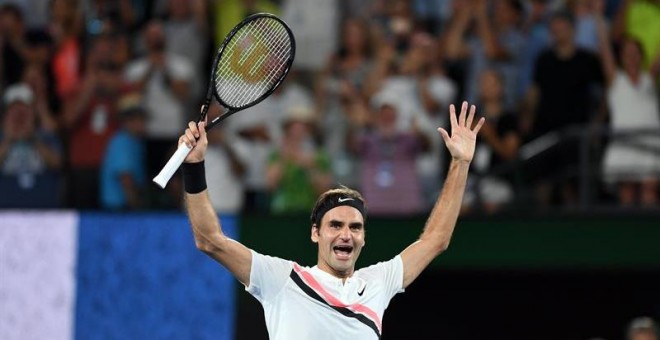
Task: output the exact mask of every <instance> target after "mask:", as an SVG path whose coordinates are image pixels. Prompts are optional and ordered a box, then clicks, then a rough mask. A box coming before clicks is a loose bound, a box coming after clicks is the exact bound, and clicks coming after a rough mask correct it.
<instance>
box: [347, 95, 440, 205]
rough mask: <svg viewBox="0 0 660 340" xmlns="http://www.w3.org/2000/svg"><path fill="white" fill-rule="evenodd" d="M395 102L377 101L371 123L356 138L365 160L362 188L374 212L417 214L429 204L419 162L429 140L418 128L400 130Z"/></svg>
mask: <svg viewBox="0 0 660 340" xmlns="http://www.w3.org/2000/svg"><path fill="white" fill-rule="evenodd" d="M392 101H393V100H392V99H390V100H389V101H385V100H382V101H378V102H376V105H377V109H376V110H375V111H374V112H373V119H372V121H371V124H370V125H371V126H365V127H363V129H362V130H361V131H356V132H355V136H354V137H353V138H352V140H353V142H352V145H353V147H352V148H353V151H354V152H355V153H356V154H357V155H358V157H359V158H360V159H361V160H362V165H361V170H362V173H361V176H360V178H361V180H360V188H361V191H362V193H363V194H364V197H365V200H366V202H368V204H369V213H370V214H373V215H381V216H382V215H410V214H417V213H420V212H422V211H423V210H424V209H425V208H426V204H425V202H424V196H423V192H422V187H421V183H420V180H419V178H418V176H417V169H416V162H417V159H418V157H419V155H420V154H421V153H422V152H423V151H425V150H427V149H428V147H429V145H428V139H427V138H426V135H425V134H423V133H421V132H420V131H419V130H417V129H415V128H414V127H413V129H412V130H409V131H402V130H399V129H397V127H396V122H397V107H396V106H395V105H393V104H392Z"/></svg>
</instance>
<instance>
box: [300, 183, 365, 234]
mask: <svg viewBox="0 0 660 340" xmlns="http://www.w3.org/2000/svg"><path fill="white" fill-rule="evenodd" d="M340 198H352V199H353V200H354V201H358V202H355V203H357V204H339V205H350V206H353V207H355V208H356V209H358V210H360V212H361V213H362V218H363V219H364V221H365V222H366V221H367V211H366V210H367V205H366V203H365V201H364V197H362V194H360V192H358V191H357V190H354V189H351V188H349V187H347V186H344V185H341V186H340V187H339V188H335V189H330V190H328V191H326V192H324V193H322V194H321V196H319V198H318V199H317V200H316V204H314V209H312V215H311V216H310V220H311V222H312V224H316V225H317V227H320V223H321V219H322V218H323V215H325V213H326V212H328V210H330V209H332V208H334V207H336V206H338V205H337V204H335V203H334V202H336V201H337V200H338V199H340ZM360 208H362V209H360Z"/></svg>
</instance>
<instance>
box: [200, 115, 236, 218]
mask: <svg viewBox="0 0 660 340" xmlns="http://www.w3.org/2000/svg"><path fill="white" fill-rule="evenodd" d="M226 130H227V129H226V128H225V126H218V127H216V128H214V129H212V130H210V131H209V133H208V135H207V137H208V141H209V144H208V147H207V149H206V157H205V158H204V160H205V167H206V171H207V172H208V173H209V174H211V176H209V177H208V186H209V189H210V190H209V195H210V196H209V199H210V200H211V204H213V208H215V211H216V212H219V213H224V214H238V213H240V212H241V211H242V210H243V203H244V201H245V198H244V195H245V184H244V181H243V175H244V174H245V165H244V164H243V162H242V161H241V159H240V158H239V157H238V155H237V154H236V151H235V150H234V143H233V141H232V140H230V139H229V138H230V137H229V136H228V134H227V132H226ZM214 191H215V193H214Z"/></svg>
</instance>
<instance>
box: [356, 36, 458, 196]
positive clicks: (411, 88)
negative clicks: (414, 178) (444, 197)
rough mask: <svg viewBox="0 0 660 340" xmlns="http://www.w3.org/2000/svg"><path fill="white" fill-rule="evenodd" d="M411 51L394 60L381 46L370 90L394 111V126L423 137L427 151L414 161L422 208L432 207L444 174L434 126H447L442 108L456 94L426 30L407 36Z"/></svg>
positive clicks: (378, 101)
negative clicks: (421, 193)
mask: <svg viewBox="0 0 660 340" xmlns="http://www.w3.org/2000/svg"><path fill="white" fill-rule="evenodd" d="M408 45H409V48H408V49H407V50H406V52H405V53H404V54H403V55H402V57H401V59H399V60H397V58H396V54H395V53H394V51H393V49H392V48H393V47H392V46H391V45H387V44H386V45H383V49H382V50H381V51H382V52H383V54H381V55H380V56H379V57H378V59H377V63H376V66H375V67H374V71H373V72H372V73H371V74H370V79H369V81H370V87H371V88H372V89H376V90H377V91H376V92H375V93H374V95H373V96H372V98H371V101H372V104H373V103H375V104H376V105H377V107H379V106H380V105H381V104H382V102H383V101H387V102H388V103H389V104H391V105H393V106H394V109H395V110H396V115H395V117H396V128H397V130H398V131H399V132H402V133H404V134H408V133H410V132H411V130H413V129H417V131H416V132H417V133H422V134H424V135H425V136H424V139H425V140H427V141H428V145H429V146H430V148H429V149H425V150H424V151H425V152H424V153H422V154H420V155H418V157H416V163H417V165H416V168H417V170H416V171H417V175H418V176H419V177H420V179H421V180H422V182H423V185H422V187H423V190H424V197H425V201H426V204H427V205H428V206H431V205H432V204H433V203H434V202H435V198H436V197H437V194H438V192H439V191H440V185H441V182H442V181H441V175H442V170H441V169H442V158H441V153H442V152H443V151H442V150H441V146H442V141H441V139H440V138H441V137H440V135H439V134H438V133H437V131H436V130H435V129H434V128H433V126H446V121H445V120H446V118H445V117H447V116H445V115H444V114H443V112H442V111H441V109H440V108H441V107H442V106H444V105H445V104H446V103H447V102H449V101H451V100H452V99H453V98H454V96H455V95H456V86H455V84H454V82H453V81H452V80H451V79H449V77H447V76H446V75H445V71H444V68H443V67H442V65H441V61H442V59H441V57H442V55H441V53H440V49H439V44H438V43H437V42H436V41H435V40H434V39H433V38H432V37H431V36H430V35H429V34H428V33H425V32H421V31H420V32H416V33H414V34H413V35H412V36H411V41H410V43H409V44H408Z"/></svg>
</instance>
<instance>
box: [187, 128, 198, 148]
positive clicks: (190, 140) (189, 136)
mask: <svg viewBox="0 0 660 340" xmlns="http://www.w3.org/2000/svg"><path fill="white" fill-rule="evenodd" d="M185 138H186V139H188V143H186V144H188V146H195V144H197V138H195V135H194V134H193V132H192V130H190V129H186V133H185Z"/></svg>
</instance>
